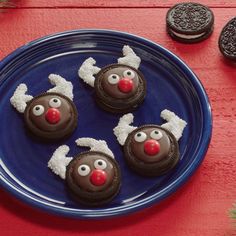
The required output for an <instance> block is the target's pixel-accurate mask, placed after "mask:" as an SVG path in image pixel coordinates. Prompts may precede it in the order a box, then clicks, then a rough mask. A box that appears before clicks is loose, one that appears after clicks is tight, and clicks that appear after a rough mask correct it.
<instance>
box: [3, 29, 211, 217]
mask: <svg viewBox="0 0 236 236" xmlns="http://www.w3.org/2000/svg"><path fill="white" fill-rule="evenodd" d="M126 44H128V45H130V46H131V47H132V48H133V49H134V51H135V52H136V53H137V55H138V56H140V57H141V59H142V62H141V66H140V68H139V69H140V70H141V71H142V73H143V74H144V76H145V78H146V81H147V91H148V93H147V96H146V99H145V101H144V103H143V104H142V105H141V106H140V107H139V108H138V109H137V110H136V111H135V112H134V117H135V118H134V125H135V126H139V125H143V124H148V123H154V124H161V123H162V120H161V119H160V112H161V111H162V110H163V109H169V110H172V111H174V112H175V113H176V114H177V115H179V116H180V117H181V118H183V119H184V120H186V121H187V123H188V125H187V127H186V128H185V130H184V134H183V137H182V138H181V139H180V141H179V144H180V152H181V161H180V162H179V164H178V166H177V167H176V168H175V169H174V170H173V171H172V172H170V173H169V174H167V175H165V176H162V177H156V178H144V177H140V176H138V175H136V174H135V173H133V172H132V171H131V170H129V168H128V167H127V166H126V164H125V163H124V160H123V154H122V149H121V147H120V145H119V144H118V142H117V141H116V138H115V136H114V135H113V131H112V129H113V128H114V127H115V126H116V125H117V122H118V120H119V118H120V116H119V115H114V114H110V113H108V112H105V111H103V110H101V109H100V108H99V107H97V105H96V104H95V101H94V97H93V94H94V91H93V88H91V87H89V86H88V85H86V84H85V83H84V82H82V81H81V80H79V79H78V76H77V70H78V68H79V67H80V65H81V64H82V62H83V61H84V60H85V59H86V58H87V57H90V56H92V57H93V58H94V59H95V60H96V61H97V65H98V66H99V67H103V66H106V65H107V64H112V63H116V61H117V58H118V57H120V56H121V55H122V53H121V50H122V47H123V45H126ZM50 73H56V74H59V75H61V76H63V77H65V78H66V79H67V80H70V81H71V82H72V83H73V85H74V102H75V104H76V106H77V108H78V112H79V120H78V127H77V129H76V130H75V132H74V133H73V135H72V136H71V137H69V138H68V139H67V140H65V141H64V142H62V141H60V142H57V143H51V144H45V143H40V142H38V141H37V140H34V139H31V138H30V137H29V136H28V135H27V134H26V133H25V128H24V123H23V115H22V114H19V113H18V112H17V111H16V110H15V109H14V108H13V107H12V106H11V105H10V102H9V99H10V97H11V96H12V94H13V92H14V90H15V88H16V87H17V86H18V85H19V84H20V83H22V82H23V83H26V84H27V86H28V89H29V90H28V93H29V94H31V95H33V96H35V95H38V94H39V93H42V92H44V91H46V90H48V89H49V88H51V85H50V83H49V81H48V75H49V74H50ZM0 94H1V99H0V114H1V122H0V134H1V135H0V144H1V145H0V158H1V159H0V174H1V175H0V179H1V181H0V183H1V185H2V186H3V187H4V188H5V189H7V190H8V191H9V192H10V193H12V194H13V195H15V196H16V197H17V198H19V199H21V200H23V201H24V202H26V203H28V204H30V205H32V206H36V207H39V208H41V209H44V210H46V211H48V212H52V213H56V214H61V215H64V216H69V217H77V218H103V217H110V216H118V215H123V214H127V213H130V212H134V211H137V210H140V209H143V208H146V207H148V206H150V205H152V204H154V203H158V202H160V201H161V200H162V199H164V198H166V197H167V196H169V195H170V194H172V193H174V192H175V191H176V190H177V189H178V188H179V187H180V186H181V185H182V184H183V183H185V182H186V181H187V180H188V179H189V177H190V176H191V175H192V174H193V173H194V172H195V170H196V169H197V167H198V166H199V165H200V163H201V162H202V160H203V158H204V156H205V154H206V151H207V148H208V145H209V142H210V138H211V132H212V117H211V109H210V105H209V101H208V98H207V95H206V93H205V90H204V88H203V87H202V85H201V83H200V82H199V80H198V78H197V77H196V75H195V74H194V73H193V72H192V71H191V70H190V69H189V67H188V66H187V65H186V64H184V62H183V61H181V59H179V58H178V57H176V56H175V55H174V54H172V53H171V52H170V51H168V50H166V49H165V48H163V47H161V46H160V45H157V44H155V43H153V42H151V41H149V40H147V39H144V38H140V37H137V36H134V35H131V34H127V33H122V32H116V31H108V30H76V31H70V32H63V33H59V34H55V35H50V36H47V37H44V38H41V39H38V40H35V41H33V42H31V43H29V44H27V45H25V46H23V47H21V48H19V49H17V50H16V51H14V52H13V53H12V54H10V55H9V56H8V57H6V58H5V59H4V60H3V61H2V62H1V64H0ZM79 137H92V138H96V139H104V140H106V141H107V143H108V145H109V147H110V148H111V150H112V151H113V152H114V154H115V157H116V160H117V161H118V163H119V164H120V167H121V173H122V187H121V191H120V193H119V194H118V196H117V197H116V198H115V199H114V200H113V201H112V202H111V203H110V204H108V205H104V206H103V207H99V208H87V207H84V206H81V205H79V204H77V203H75V202H74V201H73V200H72V199H71V198H70V196H69V195H68V194H67V192H66V189H65V185H64V182H63V181H62V180H61V179H60V178H59V177H57V176H55V175H54V174H53V173H52V172H51V171H50V170H49V169H48V168H47V162H48V160H49V159H50V157H51V155H52V153H53V152H54V150H55V149H56V148H57V147H58V146H59V145H61V144H67V145H68V146H69V147H70V148H71V150H70V153H69V156H73V155H75V154H77V153H79V152H81V151H82V150H84V149H82V148H78V147H76V145H75V140H76V139H77V138H79ZM137 183H138V184H137Z"/></svg>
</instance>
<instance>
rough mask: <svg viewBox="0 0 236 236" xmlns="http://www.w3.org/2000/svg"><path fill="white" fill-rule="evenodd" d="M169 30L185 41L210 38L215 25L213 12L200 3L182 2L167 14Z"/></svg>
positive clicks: (179, 39)
mask: <svg viewBox="0 0 236 236" xmlns="http://www.w3.org/2000/svg"><path fill="white" fill-rule="evenodd" d="M166 25H167V32H168V33H169V35H170V36H171V37H172V38H173V39H175V40H177V41H180V42H183V43H196V42H200V41H202V40H204V39H206V38H208V37H209V36H210V35H211V33H212V31H213V25H214V15H213V12H212V11H211V10H210V9H209V8H208V7H207V6H204V5H202V4H199V3H193V2H190V3H180V4H176V5H174V6H173V7H171V8H170V9H169V11H168V12H167V15H166Z"/></svg>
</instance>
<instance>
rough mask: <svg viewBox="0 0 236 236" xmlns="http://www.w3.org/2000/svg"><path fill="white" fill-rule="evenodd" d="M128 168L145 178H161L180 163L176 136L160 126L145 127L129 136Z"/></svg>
mask: <svg viewBox="0 0 236 236" xmlns="http://www.w3.org/2000/svg"><path fill="white" fill-rule="evenodd" d="M124 157H125V160H126V161H127V164H128V166H129V167H130V168H131V169H133V170H134V171H135V172H137V173H138V174H140V175H143V176H149V177H152V176H159V175H163V174H165V173H167V172H168V171H170V170H171V169H173V168H174V167H175V166H176V164H177V163H178V161H179V158H180V154H179V144H178V142H177V140H176V138H175V137H174V135H173V134H172V133H171V132H169V131H168V130H167V129H164V128H162V127H161V126H158V125H144V126H140V127H139V128H137V129H135V130H134V131H133V132H131V133H130V134H129V136H128V137H127V139H126V142H125V144H124Z"/></svg>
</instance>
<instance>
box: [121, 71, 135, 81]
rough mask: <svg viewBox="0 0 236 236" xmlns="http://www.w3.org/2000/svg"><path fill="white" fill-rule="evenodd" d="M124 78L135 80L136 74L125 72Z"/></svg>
mask: <svg viewBox="0 0 236 236" xmlns="http://www.w3.org/2000/svg"><path fill="white" fill-rule="evenodd" d="M123 76H124V77H128V78H130V79H133V78H134V77H135V73H134V71H132V70H125V71H124V73H123Z"/></svg>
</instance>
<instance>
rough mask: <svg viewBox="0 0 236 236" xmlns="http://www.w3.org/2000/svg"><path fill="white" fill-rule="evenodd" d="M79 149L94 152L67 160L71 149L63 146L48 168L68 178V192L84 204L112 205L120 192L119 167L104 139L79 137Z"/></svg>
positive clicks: (57, 151) (66, 180) (84, 153)
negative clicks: (80, 147) (82, 147)
mask: <svg viewBox="0 0 236 236" xmlns="http://www.w3.org/2000/svg"><path fill="white" fill-rule="evenodd" d="M76 143H77V145H78V146H87V147H90V148H91V150H90V151H88V152H82V153H80V154H78V155H76V156H75V157H74V158H72V157H67V156H66V155H67V154H68V152H69V150H70V149H69V147H68V146H66V145H63V146H60V147H59V148H58V149H57V150H56V151H55V152H54V154H53V156H52V157H51V159H50V160H49V162H48V167H49V168H50V169H52V171H53V172H54V173H55V174H57V175H59V176H60V177H61V178H62V179H65V182H66V185H67V187H68V190H69V192H70V193H71V194H72V196H73V197H74V199H75V200H76V201H78V202H79V203H81V204H85V205H89V206H98V205H102V204H105V203H108V202H110V201H111V200H112V199H113V198H114V197H115V196H116V195H117V194H118V192H119V189H120V184H121V182H120V181H121V180H120V179H121V177H120V168H119V166H118V164H117V162H116V161H115V159H114V155H113V153H112V152H111V150H110V149H109V148H108V146H107V144H106V142H105V141H103V140H95V139H92V138H79V139H77V140H76Z"/></svg>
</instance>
